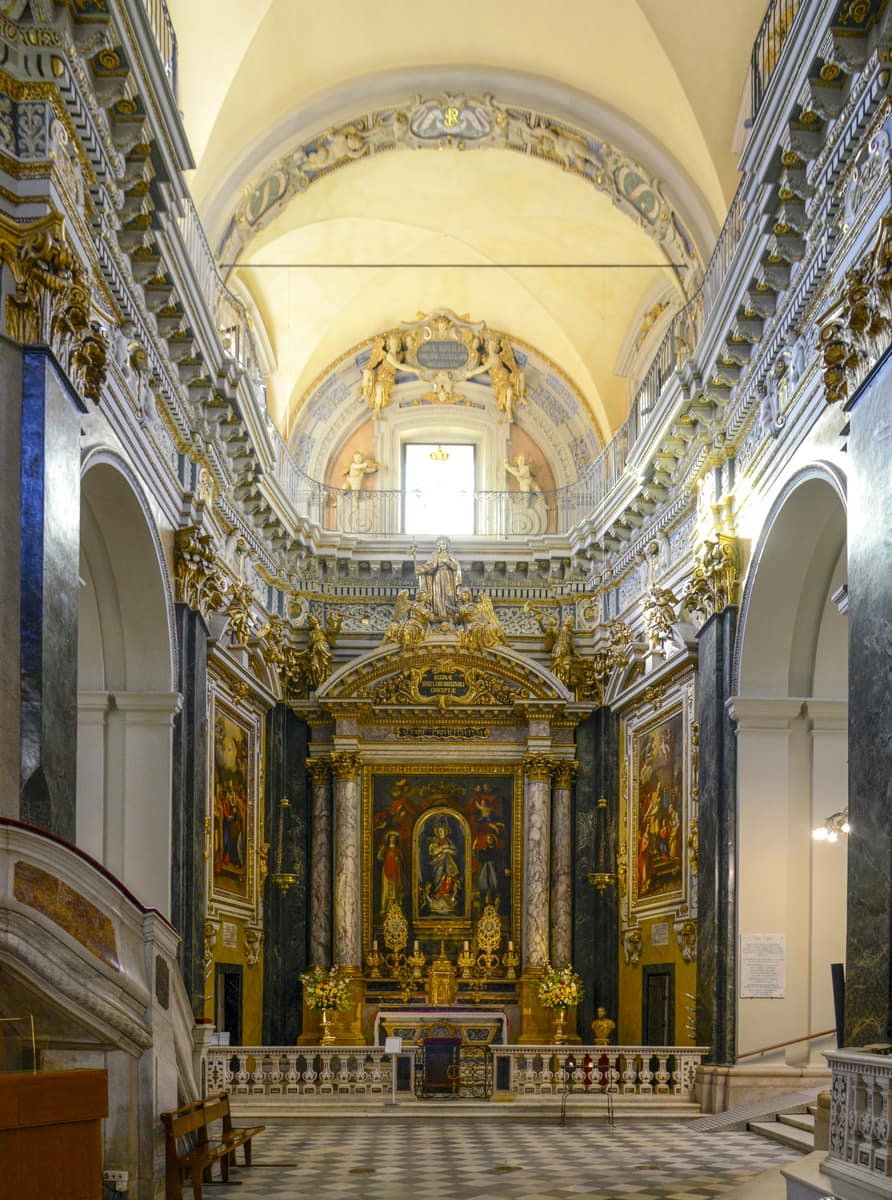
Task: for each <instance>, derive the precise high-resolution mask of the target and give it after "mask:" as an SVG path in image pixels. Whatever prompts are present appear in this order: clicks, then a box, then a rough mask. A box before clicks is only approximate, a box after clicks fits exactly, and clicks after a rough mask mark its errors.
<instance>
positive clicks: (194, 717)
mask: <svg viewBox="0 0 892 1200" xmlns="http://www.w3.org/2000/svg"><path fill="white" fill-rule="evenodd" d="M175 616H176V627H177V687H178V688H179V691H180V694H181V695H182V697H183V707H182V708H181V709H180V712H179V714H178V715H177V717H176V718H175V720H174V723H173V805H172V810H171V831H172V835H173V847H172V851H173V860H172V876H171V909H170V911H171V920H172V921H173V925H174V928H175V929H176V931H177V933H178V934H179V935H180V949H179V955H178V957H179V961H180V968H181V970H182V972H183V980H184V982H185V984H186V990H187V991H188V993H189V1000H190V1002H191V1004H192V1007H193V1010H194V1012H195V1014H196V1016H200V1015H201V1013H202V1012H203V1011H204V1004H203V999H202V997H203V995H204V990H205V989H204V916H205V901H204V896H205V892H206V890H207V860H206V859H205V851H206V844H207V843H206V838H207V835H206V831H205V822H206V820H207V819H208V816H209V813H210V809H209V806H208V798H207V786H208V784H207V774H208V671H207V660H208V631H207V626H206V625H205V622H204V618H203V617H202V616H201V613H198V612H195V611H194V610H193V609H191V608H189V606H188V605H186V604H177V606H176V612H175ZM78 783H80V779H78Z"/></svg>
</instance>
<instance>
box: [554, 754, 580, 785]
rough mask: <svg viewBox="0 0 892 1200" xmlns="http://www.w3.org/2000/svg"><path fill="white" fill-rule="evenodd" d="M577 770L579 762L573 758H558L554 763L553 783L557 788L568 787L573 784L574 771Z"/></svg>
mask: <svg viewBox="0 0 892 1200" xmlns="http://www.w3.org/2000/svg"><path fill="white" fill-rule="evenodd" d="M578 770H579V763H578V762H577V761H576V759H575V758H570V759H566V758H559V759H556V760H555V763H554V784H555V787H559V788H570V787H572V786H573V780H574V778H575V776H576V772H577V771H578Z"/></svg>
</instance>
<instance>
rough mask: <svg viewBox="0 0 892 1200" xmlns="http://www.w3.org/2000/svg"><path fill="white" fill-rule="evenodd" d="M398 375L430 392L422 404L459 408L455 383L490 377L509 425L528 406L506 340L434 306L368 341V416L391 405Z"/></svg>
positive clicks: (363, 392) (364, 389)
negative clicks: (411, 378) (520, 407)
mask: <svg viewBox="0 0 892 1200" xmlns="http://www.w3.org/2000/svg"><path fill="white" fill-rule="evenodd" d="M397 372H400V373H402V374H404V375H414V376H415V377H416V378H417V379H420V380H421V381H422V382H423V383H426V384H428V385H429V386H430V388H431V389H432V390H431V391H429V392H425V393H424V394H423V396H422V399H423V400H427V401H429V402H430V403H432V404H460V403H462V402H463V401H464V400H465V396H464V395H463V394H462V393H460V392H457V391H456V390H455V385H456V384H457V383H462V382H465V381H468V380H476V379H478V377H481V376H484V375H486V376H488V378H489V385H490V388H491V389H492V393H493V397H494V399H495V404H496V408H497V410H498V411H499V412H501V413H503V414H504V415H505V416H506V417H507V419H508V421H509V422H510V421H513V420H514V409H515V408H516V407H517V406H518V405H521V404H526V402H527V400H526V380H525V379H524V374H523V371H522V370H521V369H520V367H519V366H518V364H517V359H516V357H515V354H514V349H513V347H512V345H511V342H510V339H509V338H508V337H507V336H506V335H505V334H501V333H498V332H496V331H495V330H493V329H487V327H486V325H485V323H484V322H483V321H476V322H475V321H469V320H467V318H465V317H460V316H458V314H457V313H454V312H453V311H452V310H451V309H449V308H437V309H435V310H434V311H433V312H432V313H429V314H427V315H425V314H422V315H421V316H420V317H419V318H418V319H417V320H415V321H407V322H404V323H403V324H402V325H400V326H399V328H397V329H391V330H388V331H387V332H386V333H380V334H378V335H377V336H376V337H374V338H373V339H372V343H371V348H370V350H369V354H368V359H367V360H366V363H365V365H364V366H363V368H362V374H361V377H360V398H361V399H362V400H364V401H365V403H366V405H367V407H368V408H370V409H371V411H372V417H377V416H379V415H380V413H381V411H382V410H383V409H385V408H387V407H389V405H390V404H392V403H393V388H394V385H395V383H396V377H397Z"/></svg>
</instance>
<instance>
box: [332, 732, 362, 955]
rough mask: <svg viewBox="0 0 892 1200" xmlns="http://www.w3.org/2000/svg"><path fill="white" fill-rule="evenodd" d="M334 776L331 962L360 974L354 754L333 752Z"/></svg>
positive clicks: (357, 790)
mask: <svg viewBox="0 0 892 1200" xmlns="http://www.w3.org/2000/svg"><path fill="white" fill-rule="evenodd" d="M331 766H332V770H333V772H334V778H335V784H334V887H333V888H332V895H333V900H334V955H333V957H334V961H335V962H336V963H337V964H338V965H339V966H342V967H350V968H352V969H354V970H356V971H358V970H359V968H360V965H361V960H362V952H361V936H360V935H361V925H360V923H361V919H362V917H361V909H360V895H361V890H360V840H359V839H360V817H361V812H360V807H361V806H360V771H361V768H362V760H361V758H360V756H359V754H357V753H356V752H355V751H349V750H347V751H345V750H341V751H335V752H334V753H333V754H332V756H331Z"/></svg>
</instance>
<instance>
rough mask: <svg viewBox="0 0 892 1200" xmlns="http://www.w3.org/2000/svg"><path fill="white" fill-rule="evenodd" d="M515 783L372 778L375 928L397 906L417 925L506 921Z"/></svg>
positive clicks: (496, 778) (507, 778) (421, 777)
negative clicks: (489, 909)
mask: <svg viewBox="0 0 892 1200" xmlns="http://www.w3.org/2000/svg"><path fill="white" fill-rule="evenodd" d="M513 789H514V780H513V777H512V776H505V775H502V776H500V775H493V776H489V775H487V776H480V775H468V776H465V775H458V776H451V775H431V774H417V775H413V774H410V773H408V772H406V773H404V774H401V775H376V776H375V777H374V779H373V786H372V830H371V832H372V854H371V855H370V859H371V864H372V867H373V889H372V892H373V909H374V922H375V923H376V924H377V923H380V921H382V920H383V917H384V915H385V914H386V913H387V911H388V909H389V908H390V906H391V905H392V904H397V905H398V906H399V907H400V908H401V909H402V911H403V912H404V915H405V916H406V917H407V919H409V920H411V921H412V922H413V924H414V923H420V924H421V925H424V924H425V923H430V924H435V923H436V924H440V925H442V924H443V923H447V924H448V923H449V922H452V921H454V922H459V923H463V924H465V925H467V923H469V922H470V921H473V920H476V918H477V917H478V916H479V915H480V913H481V912H482V911H483V908H484V907H485V906H486V905H488V904H491V905H493V906H494V907H495V908H496V910H497V911H498V912H499V913H500V915H502V916H503V917H505V918H506V919H509V918H510V915H511V890H512V889H511V884H512V863H511V845H512V840H511V834H512V827H513V803H514V799H513Z"/></svg>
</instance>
